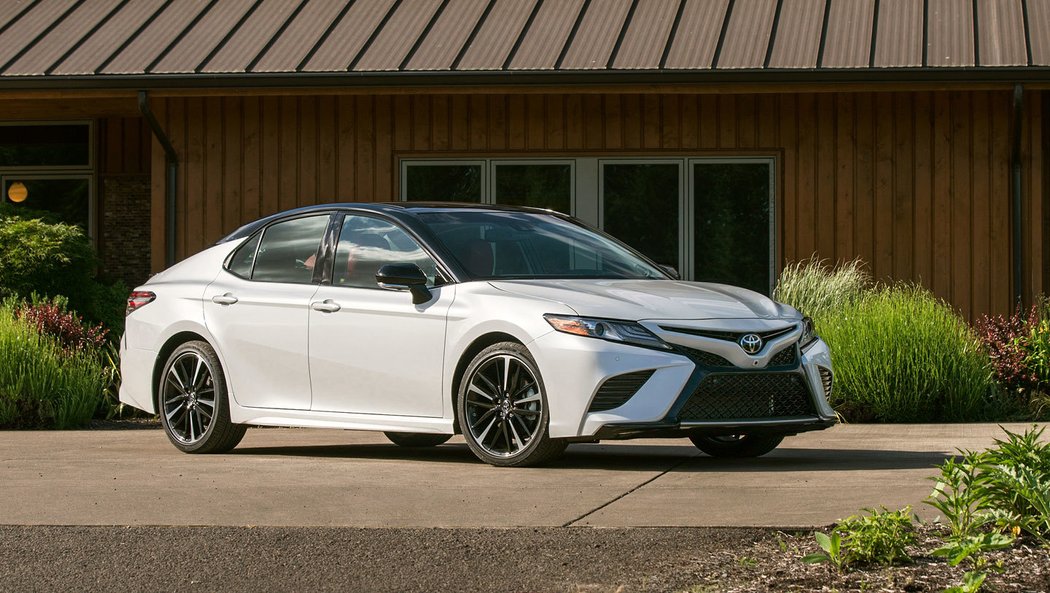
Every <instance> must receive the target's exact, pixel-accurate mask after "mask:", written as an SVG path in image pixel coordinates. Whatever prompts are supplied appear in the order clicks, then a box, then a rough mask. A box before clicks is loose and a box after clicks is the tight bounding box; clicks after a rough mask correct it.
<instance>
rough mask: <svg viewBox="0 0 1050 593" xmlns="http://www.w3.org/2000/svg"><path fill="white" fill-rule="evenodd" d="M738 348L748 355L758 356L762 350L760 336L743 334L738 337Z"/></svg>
mask: <svg viewBox="0 0 1050 593" xmlns="http://www.w3.org/2000/svg"><path fill="white" fill-rule="evenodd" d="M739 344H740V347H741V348H742V349H743V350H744V352H747V353H748V354H758V351H759V350H761V349H762V336H760V335H758V334H744V335H743V336H741V337H740V342H739Z"/></svg>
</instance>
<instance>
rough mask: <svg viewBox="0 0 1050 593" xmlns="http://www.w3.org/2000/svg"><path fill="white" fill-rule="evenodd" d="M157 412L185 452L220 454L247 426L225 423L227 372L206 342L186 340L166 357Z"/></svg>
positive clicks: (227, 414) (227, 418)
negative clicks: (223, 370) (225, 372)
mask: <svg viewBox="0 0 1050 593" xmlns="http://www.w3.org/2000/svg"><path fill="white" fill-rule="evenodd" d="M209 396H210V397H209ZM157 410H158V411H159V412H160V423H161V425H162V426H163V427H164V433H165V434H166V435H168V440H170V441H171V444H173V445H175V447H176V448H178V449H179V450H180V451H183V452H184V453H225V452H227V451H229V450H230V449H233V448H234V447H236V446H237V443H239V442H241V439H242V438H243V437H244V431H245V430H246V429H247V428H248V427H247V426H244V425H241V424H233V423H232V422H230V401H229V396H228V393H227V391H226V376H225V375H224V374H223V372H222V365H221V364H220V363H219V357H218V356H216V355H215V350H213V349H212V347H211V346H210V345H209V344H208V343H207V342H201V341H193V342H186V343H185V344H182V345H181V346H179V347H178V348H176V349H175V351H174V352H172V353H171V356H169V357H168V360H167V362H166V363H164V372H163V373H162V374H161V376H160V385H158V386H157Z"/></svg>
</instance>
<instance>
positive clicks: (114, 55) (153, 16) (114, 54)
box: [93, 0, 174, 74]
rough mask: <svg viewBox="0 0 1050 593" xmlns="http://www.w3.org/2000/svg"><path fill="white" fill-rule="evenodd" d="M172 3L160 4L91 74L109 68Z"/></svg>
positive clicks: (170, 1)
mask: <svg viewBox="0 0 1050 593" xmlns="http://www.w3.org/2000/svg"><path fill="white" fill-rule="evenodd" d="M173 1H174V0H164V4H162V5H161V6H160V8H158V9H157V10H155V11H153V14H151V15H150V16H149V18H147V19H146V20H144V21H142V24H141V25H139V26H138V28H137V29H135V32H134V33H132V34H131V35H130V36H129V37H128V38H127V39H125V40H124V43H121V44H120V46H119V47H117V49H115V50H113V52H112V53H110V54H109V57H107V58H106V59H105V60H102V63H101V64H99V65H98V66H96V67H95V69H94V70H93V72H94V73H95V74H98V73H100V72H102V71H103V70H105V69H106V66H109V65H110V63H111V62H113V60H115V59H117V56H119V55H120V54H121V52H123V51H124V50H125V49H127V48H128V46H129V45H131V44H132V43H134V41H135V40H136V39H138V37H139V35H141V34H142V32H143V31H145V30H146V28H147V27H149V26H150V25H151V24H153V21H155V20H157V17H158V16H160V15H161V13H163V12H164V11H165V10H167V9H168V7H169V6H171V3H172V2H173Z"/></svg>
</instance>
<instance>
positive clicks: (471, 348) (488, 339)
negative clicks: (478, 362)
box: [449, 331, 524, 434]
mask: <svg viewBox="0 0 1050 593" xmlns="http://www.w3.org/2000/svg"><path fill="white" fill-rule="evenodd" d="M500 342H515V343H517V344H522V345H524V343H523V342H522V341H521V340H520V339H519V338H518V337H516V336H514V335H512V334H508V333H506V332H502V331H492V332H489V333H486V334H482V335H480V336H478V337H477V338H474V341H473V342H471V343H470V344H469V345H468V346H467V347H466V348H465V349H463V352H462V353H461V354H460V355H459V360H458V361H457V362H456V370H455V371H454V372H453V374H452V389H451V393H450V394H449V397H450V398H451V400H452V430H453V431H455V433H456V434H459V433H460V432H461V431H460V427H459V414H458V413H457V412H458V410H457V407H458V405H459V404H458V403H457V400H458V399H459V385H460V381H462V380H463V372H464V371H466V370H467V365H469V364H470V362H471V361H472V360H474V357H475V356H477V355H478V353H479V352H481V351H482V350H484V349H485V348H488V347H489V346H491V345H493V344H498V343H500Z"/></svg>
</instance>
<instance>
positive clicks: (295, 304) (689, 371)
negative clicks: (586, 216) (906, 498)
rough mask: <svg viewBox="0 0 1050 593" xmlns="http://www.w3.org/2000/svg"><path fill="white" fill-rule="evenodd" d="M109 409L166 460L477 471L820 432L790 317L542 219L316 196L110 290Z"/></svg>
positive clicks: (808, 329) (825, 381) (826, 367)
mask: <svg viewBox="0 0 1050 593" xmlns="http://www.w3.org/2000/svg"><path fill="white" fill-rule="evenodd" d="M121 371H122V373H123V384H122V385H121V389H120V399H121V401H122V402H124V403H127V404H129V405H132V406H134V407H137V408H140V409H142V410H145V411H147V412H150V413H157V414H159V415H160V419H161V422H162V424H163V426H164V430H165V431H166V433H167V436H168V438H169V439H170V440H171V442H172V443H173V444H174V445H175V446H176V447H178V448H179V449H181V450H182V451H185V452H187V453H216V452H223V451H228V450H230V449H231V448H233V447H234V446H236V445H237V443H238V442H239V441H240V439H241V437H243V436H244V431H245V427H247V426H249V425H266V426H301V427H312V426H315V427H326V428H344V429H355V430H374V431H383V432H385V433H386V434H387V436H388V437H389V438H390V440H391V441H393V442H394V443H396V444H398V445H403V446H409V447H422V446H435V445H440V444H441V443H444V442H445V441H447V440H448V439H449V438H450V437H451V436H452V435H453V434H457V433H461V434H462V435H463V437H464V440H465V441H466V443H467V445H468V446H469V447H470V449H471V451H473V452H474V453H475V454H476V455H477V456H478V457H479V458H480V459H482V460H484V461H486V462H488V463H491V464H493V465H512V466H522V465H532V464H536V463H540V462H542V461H545V460H547V459H550V458H551V457H553V456H556V455H557V454H559V453H561V452H562V451H563V450H564V449H565V447H566V445H567V444H568V443H571V442H596V441H599V440H603V439H626V438H636V437H679V438H689V439H691V441H692V442H693V443H694V444H695V445H696V446H697V447H699V448H700V449H701V450H703V451H704V452H706V453H708V454H711V455H716V456H735V457H749V456H757V455H762V454H764V453H767V452H769V451H771V450H772V449H773V448H775V447H776V446H777V445H778V444H779V443H780V442H781V441H782V440H783V438H784V437H785V436H787V435H791V434H795V433H798V432H802V431H806V430H817V429H822V428H826V427H828V426H831V425H832V424H834V422H835V412H834V411H833V410H832V408H831V407H830V406H829V405H828V397H829V395H830V392H831V384H832V370H831V358H830V356H829V353H828V349H827V346H826V345H825V344H824V342H823V341H822V340H821V339H820V338H819V337H818V336H817V335H815V334H814V332H813V327H812V323H811V322H810V321H809V319H807V318H804V317H803V316H802V315H801V314H799V312H798V311H796V310H795V309H793V308H791V307H789V306H786V305H783V304H778V303H776V302H773V301H772V300H770V299H768V298H766V297H764V296H762V295H760V294H757V293H754V292H751V291H748V290H744V289H741V288H735V287H731V286H725V285H720V284H706V283H694V282H683V281H679V280H677V279H676V278H675V274H674V273H673V271H671V270H668V269H666V268H662V267H661V266H658V265H656V264H654V263H652V262H650V261H649V260H647V259H646V258H645V257H643V256H641V255H640V254H639V253H637V252H635V251H634V250H632V249H631V248H629V247H627V246H626V245H624V244H622V243H620V242H618V241H616V240H615V239H613V238H611V237H609V236H607V235H605V234H603V233H601V232H599V231H596V230H593V229H591V228H589V227H587V226H585V225H583V224H582V223H580V222H579V221H576V220H574V219H572V218H570V217H567V216H563V215H560V214H556V213H552V212H548V211H541V210H532V209H522V208H507V207H494V206H480V205H456V204H436V203H434V204H422V203H408V202H406V203H396V204H329V205H321V206H311V207H307V208H300V209H297V210H292V211H289V212H284V213H280V214H276V215H273V216H270V217H268V218H264V219H262V220H259V221H256V222H253V223H251V224H248V225H246V226H244V227H242V228H240V229H238V230H237V231H235V232H234V233H233V234H231V235H229V236H227V237H225V238H224V239H222V240H221V241H220V242H219V243H218V244H217V245H215V246H214V247H211V248H209V249H206V250H205V251H203V252H201V253H198V254H196V255H194V256H192V257H190V258H188V259H186V260H185V261H183V262H181V263H179V264H177V265H175V266H173V267H171V268H169V269H168V270H166V271H164V272H161V273H159V274H157V275H155V276H154V277H152V278H151V279H150V280H149V281H148V282H147V283H146V284H145V285H143V286H140V287H138V288H136V289H135V291H134V292H133V293H132V294H131V296H130V297H129V299H128V317H127V330H126V332H125V334H124V336H123V339H122V340H121Z"/></svg>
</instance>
